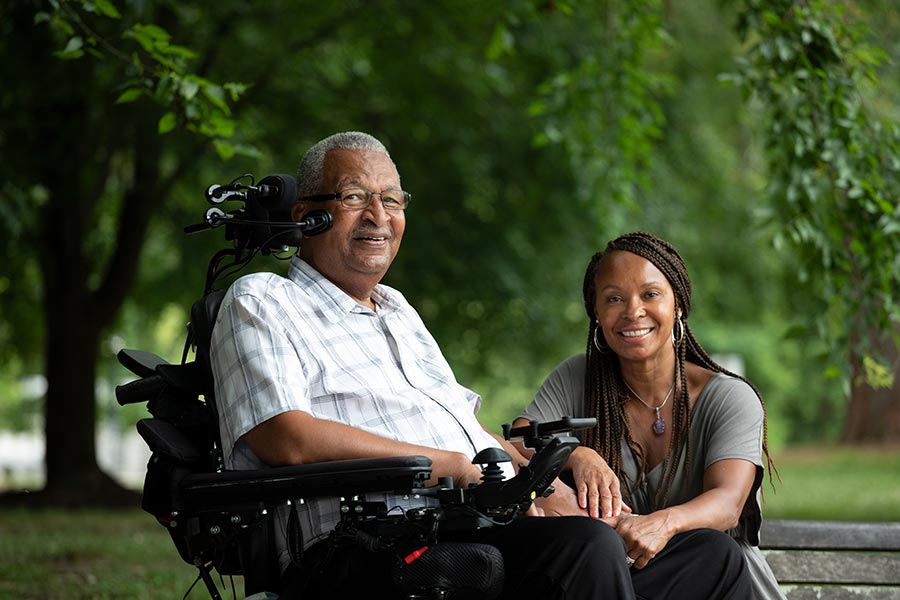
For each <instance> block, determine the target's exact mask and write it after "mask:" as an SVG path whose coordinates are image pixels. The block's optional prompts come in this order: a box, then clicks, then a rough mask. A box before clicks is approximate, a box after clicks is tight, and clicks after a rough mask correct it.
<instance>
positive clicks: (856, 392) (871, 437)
mask: <svg viewBox="0 0 900 600" xmlns="http://www.w3.org/2000/svg"><path fill="white" fill-rule="evenodd" d="M881 349H882V351H883V353H884V357H885V359H886V360H887V361H889V364H890V366H891V372H892V373H893V376H894V382H893V385H892V386H891V387H889V388H877V389H876V388H873V387H872V386H871V385H869V384H868V383H867V382H866V378H865V368H864V366H863V362H862V357H861V356H859V355H858V354H857V353H855V352H854V353H852V355H851V367H852V381H851V386H850V403H849V405H848V406H847V416H846V419H845V421H844V432H843V436H842V439H843V441H844V442H846V443H851V444H865V443H871V444H881V443H892V442H898V441H900V352H898V350H897V347H896V346H895V345H894V344H893V341H892V340H890V339H889V340H887V341H886V342H885V343H884V344H883V346H882V348H881Z"/></svg>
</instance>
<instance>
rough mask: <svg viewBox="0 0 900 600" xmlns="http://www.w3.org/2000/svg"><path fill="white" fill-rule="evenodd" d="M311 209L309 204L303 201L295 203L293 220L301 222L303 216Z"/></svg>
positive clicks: (292, 211)
mask: <svg viewBox="0 0 900 600" xmlns="http://www.w3.org/2000/svg"><path fill="white" fill-rule="evenodd" d="M308 209H309V203H308V202H304V201H303V200H298V201H296V202H294V206H292V207H291V220H292V221H294V222H295V223H296V222H298V221H300V219H302V218H303V215H305V214H306V211H307V210H308Z"/></svg>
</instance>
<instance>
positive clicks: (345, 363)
mask: <svg viewBox="0 0 900 600" xmlns="http://www.w3.org/2000/svg"><path fill="white" fill-rule="evenodd" d="M298 180H299V189H300V194H299V195H300V198H299V200H298V202H297V203H296V205H295V206H294V209H293V213H292V215H293V218H294V220H295V221H299V220H300V219H301V218H303V216H304V215H305V214H306V213H307V212H309V211H310V210H313V209H320V208H326V209H327V210H329V212H331V214H332V216H333V219H334V225H333V227H332V228H331V229H330V230H329V231H327V232H326V233H324V234H321V235H319V236H316V237H311V238H307V239H304V240H303V243H302V248H301V250H300V253H299V257H294V258H293V259H292V262H291V267H290V271H289V274H288V278H283V277H280V276H277V275H275V274H271V273H258V274H253V275H248V276H245V277H243V278H241V279H239V280H238V281H237V282H235V283H234V284H233V285H232V287H231V288H230V289H229V291H228V293H227V295H226V297H225V299H224V300H223V303H222V306H221V309H220V311H219V316H218V319H217V323H216V326H215V328H214V331H213V336H212V345H211V359H212V365H213V373H214V377H215V382H216V389H215V392H216V398H217V401H218V404H219V411H220V428H221V434H222V445H223V451H224V454H225V460H226V464H227V466H229V467H230V468H235V469H246V468H262V467H265V466H276V465H288V464H298V463H314V462H320V461H328V460H337V459H349V458H364V457H380V456H406V455H424V456H427V457H429V458H430V459H431V460H432V463H433V467H432V468H433V475H432V478H433V479H434V480H436V479H437V478H439V477H447V476H449V477H452V478H453V481H454V484H455V485H456V486H457V487H465V486H467V485H468V484H469V483H470V482H476V481H478V480H479V479H480V477H481V472H480V469H479V468H478V467H477V466H475V465H473V464H472V462H471V460H472V457H473V456H474V455H475V454H476V453H477V452H478V451H479V450H481V449H483V448H486V447H490V446H495V447H504V448H505V449H506V451H507V452H509V453H510V454H511V455H512V456H513V457H514V461H513V462H514V463H524V462H527V461H526V460H525V459H524V458H522V457H521V455H519V454H518V453H517V452H516V451H515V449H513V448H512V446H511V445H510V444H508V443H507V442H505V441H503V440H501V439H500V438H498V437H497V436H494V435H492V434H490V433H489V432H487V431H486V430H485V429H484V428H483V427H482V426H481V425H480V424H479V423H478V421H477V419H476V416H475V413H476V411H477V410H478V407H479V405H480V397H479V396H478V395H477V394H475V393H474V392H472V391H470V390H468V389H466V388H465V387H463V386H461V385H460V384H459V383H457V381H456V379H455V377H454V375H453V372H452V371H451V369H450V366H449V365H448V364H447V362H446V360H445V359H444V357H443V356H442V354H441V352H440V350H439V349H438V347H437V344H436V343H435V341H434V339H433V338H432V336H431V335H430V334H429V333H428V331H427V330H426V328H425V326H424V324H423V323H422V321H421V319H420V318H419V316H418V314H417V313H416V312H415V311H414V310H413V309H412V307H411V306H410V305H409V304H408V303H407V302H406V300H405V299H404V297H403V296H402V295H401V294H400V293H399V292H398V291H397V290H394V289H391V288H389V287H387V286H384V285H382V284H380V283H379V282H380V281H381V279H382V277H383V276H384V275H385V273H386V272H387V270H388V267H389V266H390V264H391V262H392V261H393V259H394V257H395V256H396V254H397V251H398V249H399V247H400V242H401V240H402V238H403V232H404V229H405V227H406V214H405V209H406V208H407V205H408V204H409V199H410V197H409V194H407V193H406V192H404V191H403V189H402V187H401V184H400V176H399V174H398V172H397V169H396V167H395V165H394V163H393V161H392V160H391V157H390V155H389V154H388V152H387V150H386V149H385V148H384V146H383V145H382V144H381V143H380V142H379V141H378V140H376V139H375V138H373V137H371V136H369V135H366V134H363V133H358V132H349V133H341V134H336V135H334V136H331V137H328V138H326V139H324V140H322V141H321V142H319V143H318V144H316V145H315V146H313V147H312V148H311V149H310V150H309V151H308V152H307V154H306V155H305V156H304V158H303V160H302V162H301V164H300V167H299V171H298ZM505 466H506V468H507V476H512V475H513V473H512V470H511V468H510V467H509V465H505ZM546 502H547V505H546V507H547V509H548V511H549V510H551V509H552V510H553V512H554V513H555V514H572V515H574V514H578V515H584V514H585V513H584V511H583V510H581V509H579V508H577V506H575V504H574V502H573V496H572V495H571V494H568V495H564V494H562V493H559V494H553V495H552V496H551V497H550V498H548V499H547V501H546ZM409 505H410V502H409V501H404V500H403V499H402V498H397V497H391V498H390V501H389V503H388V506H403V507H407V506H409ZM299 509H300V511H299V517H300V519H299V520H300V526H301V530H302V533H303V542H304V545H305V546H306V548H307V550H306V552H305V556H306V557H316V556H320V555H324V554H325V553H326V551H325V550H324V549H325V548H327V544H328V542H327V541H326V537H327V535H328V533H329V532H330V531H331V530H332V529H333V528H334V525H335V524H336V523H337V521H338V515H337V501H336V500H322V501H312V502H307V503H305V504H303V505H301V506H300V507H299ZM471 541H480V542H484V543H489V544H491V545H494V546H496V547H497V548H499V549H500V551H501V553H502V554H503V556H504V563H505V572H506V577H505V582H506V584H505V587H504V593H503V596H504V597H508V598H516V599H526V598H553V597H557V596H563V595H565V597H567V598H601V597H608V598H623V597H629V596H631V594H632V592H631V591H630V585H631V583H630V578H629V575H628V569H627V567H626V562H625V555H624V546H623V544H622V542H621V540H620V539H619V538H618V536H617V535H616V534H615V532H614V531H613V530H612V529H611V528H610V527H607V526H605V525H604V524H602V523H600V522H599V521H595V520H592V519H590V518H588V517H586V516H570V517H562V518H540V517H537V516H535V517H522V518H519V519H516V520H515V521H514V522H513V523H512V524H511V525H509V526H506V527H494V528H490V529H488V530H486V531H478V532H475V531H473V532H472V533H471ZM281 548H282V551H281V556H280V562H281V567H282V569H283V570H285V572H286V577H287V579H289V580H290V578H291V576H292V574H293V573H294V572H295V571H294V570H293V569H294V567H292V566H291V564H290V558H289V555H288V553H287V551H286V550H285V549H284V544H283V542H282V546H281ZM388 565H389V563H388V562H387V560H386V559H385V557H381V556H378V555H371V554H370V555H369V556H367V557H363V556H360V552H359V551H350V550H347V551H345V552H344V553H343V554H342V555H339V556H337V557H336V558H334V559H332V560H331V561H330V563H329V565H328V566H327V567H326V572H325V573H324V574H322V575H321V576H320V577H318V578H314V580H313V581H312V582H311V584H310V585H311V586H312V587H313V589H314V590H315V591H326V592H327V593H328V594H330V595H331V596H332V597H354V595H355V594H359V595H360V597H367V596H369V595H371V593H372V591H373V589H375V590H377V589H379V588H380V589H382V590H387V589H389V585H390V580H389V569H388ZM348 570H349V571H352V572H353V574H354V576H353V577H342V575H343V574H345V573H347V572H348Z"/></svg>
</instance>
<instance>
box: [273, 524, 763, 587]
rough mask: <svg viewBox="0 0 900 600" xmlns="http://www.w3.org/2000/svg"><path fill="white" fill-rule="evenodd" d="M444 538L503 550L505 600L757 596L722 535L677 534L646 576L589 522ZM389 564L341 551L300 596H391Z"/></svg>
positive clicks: (383, 558)
mask: <svg viewBox="0 0 900 600" xmlns="http://www.w3.org/2000/svg"><path fill="white" fill-rule="evenodd" d="M442 539H443V540H447V541H471V542H481V543H487V544H490V545H492V546H495V547H496V548H498V549H499V550H500V552H501V554H502V555H503V562H504V565H505V585H504V588H503V593H502V595H501V599H502V600H532V599H533V600H555V599H559V600H563V599H566V600H581V599H585V600H588V599H600V598H603V599H619V598H624V599H631V598H641V599H663V598H665V599H678V600H680V599H696V600H715V599H720V598H721V599H726V598H727V599H740V600H744V599H746V600H750V599H751V598H752V592H751V585H750V579H749V572H748V570H747V567H746V565H745V563H744V559H743V555H742V553H741V550H740V548H739V547H738V545H737V544H736V543H735V542H734V540H732V539H731V538H730V537H729V536H727V535H726V534H724V533H722V532H719V531H713V530H708V529H701V530H696V531H690V532H686V533H683V534H680V535H677V536H675V537H674V538H672V540H670V542H669V544H668V545H667V546H666V548H665V549H664V550H663V552H661V553H660V554H659V555H657V556H656V558H654V559H653V560H652V561H651V562H650V564H648V565H647V567H645V568H644V569H642V570H640V571H637V570H633V569H632V570H629V569H628V568H627V566H626V564H625V545H624V543H623V542H622V539H621V538H620V537H619V535H618V534H617V533H616V532H615V530H613V529H612V528H610V527H609V526H607V525H606V524H604V523H601V522H600V521H595V520H593V519H588V518H586V517H534V518H528V517H525V518H519V519H516V520H515V521H514V522H513V523H512V524H510V525H507V526H505V527H493V528H489V529H484V530H479V531H474V532H465V533H458V534H455V535H448V536H443V537H442ZM327 543H328V542H321V543H319V544H317V545H316V546H313V547H312V548H311V549H309V550H308V551H307V553H306V560H310V561H312V562H314V561H315V560H316V559H317V558H318V557H321V556H323V555H324V554H325V553H326V552H327V546H326V544H327ZM391 560H392V557H391V556H390V555H388V554H384V553H371V552H367V551H365V550H362V549H360V548H339V549H337V550H336V551H335V554H334V555H333V557H332V559H331V560H330V561H328V563H327V565H326V566H325V567H324V569H323V570H322V571H321V572H320V573H319V574H317V575H316V576H315V577H313V578H312V580H311V581H310V582H309V583H308V586H307V587H306V590H305V591H304V592H303V593H301V594H300V595H299V597H300V598H302V599H303V600H316V599H319V598H368V597H371V596H373V595H386V596H387V597H391V595H392V594H394V592H393V588H392V583H391V581H390V565H391ZM289 597H297V596H296V595H295V594H292V595H291V596H289ZM398 597H399V596H398Z"/></svg>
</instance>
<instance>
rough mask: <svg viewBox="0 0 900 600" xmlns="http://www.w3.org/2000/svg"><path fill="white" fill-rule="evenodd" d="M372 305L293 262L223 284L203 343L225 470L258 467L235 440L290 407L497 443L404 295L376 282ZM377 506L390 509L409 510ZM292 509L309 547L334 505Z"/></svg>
mask: <svg viewBox="0 0 900 600" xmlns="http://www.w3.org/2000/svg"><path fill="white" fill-rule="evenodd" d="M373 299H374V301H375V303H376V307H377V310H376V311H373V310H370V309H369V308H367V307H364V306H361V305H359V304H358V303H357V302H356V301H354V300H353V299H352V298H351V297H350V296H348V295H347V294H345V293H344V292H343V291H342V290H340V289H339V288H338V287H337V286H335V285H334V284H333V283H331V282H330V281H329V280H328V279H326V278H325V277H324V276H323V275H321V274H320V273H318V272H317V271H316V270H315V269H314V268H312V266H310V265H309V264H307V263H305V262H304V261H302V260H301V259H300V258H298V257H295V258H293V259H292V263H291V266H290V269H289V272H288V277H287V278H285V277H281V276H279V275H276V274H272V273H256V274H251V275H247V276H244V277H242V278H240V279H238V280H237V281H236V282H235V283H234V284H232V286H231V287H230V288H229V290H228V292H227V293H226V295H225V297H224V299H223V301H222V305H221V308H220V310H219V313H218V317H217V319H216V324H215V327H214V329H213V334H212V342H211V347H210V359H211V363H212V370H213V377H214V380H215V396H216V402H217V406H218V409H219V421H220V432H221V439H222V449H223V453H224V456H225V464H226V466H227V467H228V468H231V469H251V468H264V467H265V466H266V465H265V464H264V463H263V462H262V461H261V460H260V459H259V458H258V457H256V456H255V455H254V454H253V452H252V451H251V450H250V448H249V447H248V446H247V444H246V443H245V442H244V440H243V439H242V436H243V435H244V434H245V433H247V432H248V431H250V430H251V429H253V428H254V427H256V426H257V425H259V424H260V423H263V422H264V421H266V420H268V419H271V418H272V417H274V416H276V415H278V414H281V413H283V412H286V411H294V410H299V411H304V412H307V413H309V414H311V415H313V416H314V417H317V418H320V419H327V420H331V421H336V422H340V423H345V424H348V425H352V426H354V427H357V428H360V429H364V430H366V431H369V432H371V433H374V434H377V435H380V436H382V437H387V438H390V439H395V440H399V441H403V442H409V443H413V444H420V445H424V446H430V447H434V448H441V449H445V450H452V451H457V452H461V453H464V454H466V455H468V456H474V455H475V454H476V453H477V452H478V451H480V450H481V449H483V448H486V447H489V446H490V447H496V446H499V444H498V443H497V441H496V440H495V439H494V438H493V437H492V436H491V435H490V434H488V433H487V432H485V431H484V429H483V428H482V427H481V425H480V424H479V422H478V420H477V419H476V416H475V413H476V411H477V410H478V408H479V406H480V403H481V398H480V396H478V395H477V394H475V393H474V392H472V391H471V390H469V389H467V388H465V387H463V386H462V385H460V384H459V383H458V382H457V381H456V378H455V376H454V374H453V372H452V370H451V368H450V365H449V364H448V363H447V361H446V359H445V358H444V357H443V355H442V353H441V352H440V349H439V348H438V346H437V343H436V342H435V340H434V339H433V337H432V336H431V335H430V333H429V332H428V331H427V329H426V328H425V326H424V324H423V323H422V320H421V318H420V317H419V315H418V314H417V313H416V312H415V310H413V309H412V307H411V306H410V305H409V304H408V302H407V301H406V299H405V298H404V297H403V296H402V294H400V293H399V292H398V291H397V290H394V289H392V288H390V287H388V286H385V285H378V286H377V287H376V289H375V291H374V293H373ZM504 466H505V467H508V473H507V475H508V476H510V475H512V470H511V467H509V465H504ZM369 499H372V498H369ZM385 499H386V501H387V502H388V506H389V507H391V506H400V507H407V506H408V505H409V503H410V501H409V500H407V499H404V498H403V497H398V496H386V497H385ZM419 502H421V501H419ZM301 507H302V508H301V514H300V517H301V519H300V523H301V528H302V530H303V534H304V541H305V545H307V546H308V545H309V544H311V543H312V542H314V541H316V540H318V539H321V538H322V537H323V536H325V535H327V533H328V532H329V531H331V529H333V528H334V525H335V524H336V522H337V521H338V513H337V501H336V500H317V501H307V502H306V503H305V504H303V505H301Z"/></svg>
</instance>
